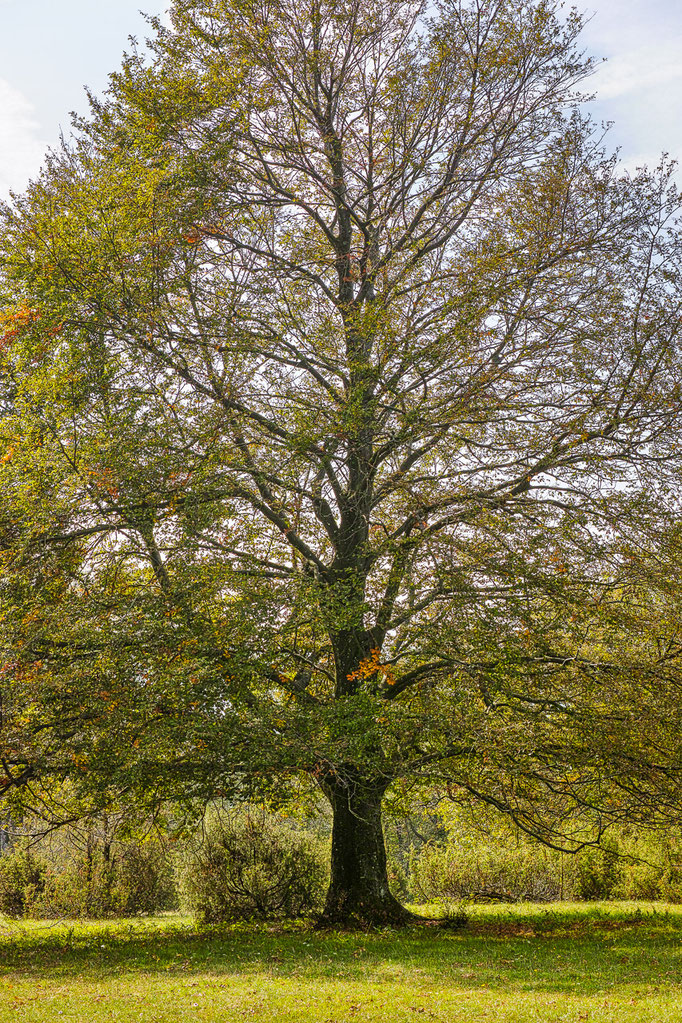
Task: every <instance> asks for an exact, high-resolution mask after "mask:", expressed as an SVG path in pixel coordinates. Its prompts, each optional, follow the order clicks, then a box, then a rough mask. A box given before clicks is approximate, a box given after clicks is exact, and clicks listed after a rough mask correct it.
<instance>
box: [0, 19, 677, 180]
mask: <svg viewBox="0 0 682 1023" xmlns="http://www.w3.org/2000/svg"><path fill="white" fill-rule="evenodd" d="M165 6H166V2H165V0H96V2H95V0H0V198H5V197H6V196H7V194H8V191H9V189H10V188H13V189H15V190H17V191H21V190H23V189H24V188H25V187H26V185H27V183H28V181H29V179H30V178H31V176H33V175H35V174H36V172H37V171H38V169H39V167H40V165H41V162H42V158H43V155H44V153H45V152H46V150H47V149H48V148H49V147H50V146H54V145H55V144H56V143H57V142H58V139H59V134H60V130H63V131H64V132H65V133H68V131H69V127H70V116H69V115H70V111H72V110H75V111H77V112H78V113H84V112H86V111H87V101H86V98H85V93H84V86H85V85H87V86H89V87H90V88H91V89H92V90H93V91H94V92H95V93H101V92H102V91H103V89H104V88H105V87H106V83H107V75H108V74H109V72H111V71H114V70H116V68H118V67H119V65H120V60H121V55H122V53H123V51H124V50H125V49H126V48H128V37H129V36H130V35H134V36H137V37H138V38H140V39H143V38H144V37H145V35H146V34H148V29H147V27H146V24H145V21H144V19H143V17H142V15H141V14H140V11H139V8H140V7H142V8H143V9H144V10H145V11H146V13H148V14H152V15H153V14H161V13H162V12H163V10H164V8H165ZM578 7H579V9H581V10H584V11H585V13H586V15H587V16H588V17H590V21H589V24H588V25H587V27H586V29H585V31H584V35H583V43H584V47H585V49H586V51H587V52H588V53H591V54H594V55H598V56H599V57H606V58H607V61H606V63H605V64H603V65H601V66H600V67H599V70H598V71H597V73H596V74H595V76H594V77H593V78H592V79H591V81H590V83H589V90H590V91H591V92H596V93H597V94H598V100H597V101H596V102H594V103H592V104H591V109H592V111H593V113H594V116H595V118H596V119H597V120H607V121H613V122H615V123H614V127H613V129H612V132H611V146H612V148H615V147H616V146H619V147H620V150H621V159H622V161H623V164H624V166H625V167H626V168H628V169H633V168H634V167H635V166H637V165H638V164H642V163H649V164H656V163H657V162H658V159H659V157H660V154H661V152H662V151H666V152H668V153H669V154H670V155H671V156H673V157H676V158H677V159H678V160H680V162H681V163H682V4H681V3H680V0H592V3H590V4H586V5H585V6H583V4H582V3H578ZM586 88H587V87H586Z"/></svg>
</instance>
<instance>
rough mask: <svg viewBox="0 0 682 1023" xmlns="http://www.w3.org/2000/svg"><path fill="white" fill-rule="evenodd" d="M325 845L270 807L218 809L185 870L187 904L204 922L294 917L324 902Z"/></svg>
mask: <svg viewBox="0 0 682 1023" xmlns="http://www.w3.org/2000/svg"><path fill="white" fill-rule="evenodd" d="M325 864H326V856H325V855H324V852H323V847H322V843H321V842H320V841H319V840H318V839H316V838H314V837H313V836H311V835H309V834H306V833H304V832H300V831H296V830H294V829H293V828H291V827H290V826H287V825H286V824H284V823H283V822H282V821H281V820H279V819H278V818H276V817H275V816H273V815H271V814H267V813H265V811H256V810H252V809H249V810H241V811H232V812H229V813H227V814H225V813H223V814H219V813H217V812H214V813H213V814H212V816H211V817H210V818H209V819H208V820H207V821H206V826H205V830H204V835H203V841H201V842H200V843H197V844H196V845H195V847H194V848H193V849H192V850H190V852H189V854H188V855H187V857H186V859H185V863H184V866H183V869H182V873H181V893H182V899H183V904H184V906H185V907H186V908H188V909H189V910H191V911H192V912H193V913H194V914H195V915H196V916H198V917H199V918H200V919H202V920H203V921H205V922H207V923H208V922H218V921H229V920H244V919H254V918H255V919H262V920H264V919H269V918H274V917H287V918H295V917H300V916H305V915H308V914H310V913H313V912H315V911H316V910H318V909H319V908H321V905H322V898H323V895H324V889H325V882H326V873H327V872H326V865H325Z"/></svg>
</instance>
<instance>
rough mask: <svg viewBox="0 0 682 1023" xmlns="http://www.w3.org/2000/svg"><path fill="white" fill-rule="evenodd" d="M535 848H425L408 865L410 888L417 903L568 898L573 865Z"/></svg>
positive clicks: (453, 845)
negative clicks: (409, 866) (409, 867)
mask: <svg viewBox="0 0 682 1023" xmlns="http://www.w3.org/2000/svg"><path fill="white" fill-rule="evenodd" d="M559 856H560V854H558V853H553V852H551V851H549V850H546V849H543V848H542V847H540V846H533V845H530V844H521V845H519V846H516V847H508V846H505V845H503V844H497V843H488V842H484V841H481V842H478V843H471V842H466V843H462V844H459V843H457V842H452V841H451V842H450V843H448V844H447V845H445V846H442V845H427V846H425V847H424V849H423V850H422V851H421V853H420V854H419V855H417V856H414V857H413V859H412V863H411V871H410V887H411V894H412V897H413V898H414V899H416V900H418V901H431V900H439V901H445V902H450V901H454V902H455V903H459V902H461V901H462V900H465V901H472V902H493V901H504V902H517V901H521V900H523V901H526V900H528V901H532V902H546V901H550V900H553V899H560V898H565V897H567V896H569V895H570V894H571V893H572V889H573V876H572V867H573V865H572V863H570V862H569V863H566V864H562V863H561V861H560V858H559Z"/></svg>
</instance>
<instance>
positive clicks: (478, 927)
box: [0, 903, 682, 1023]
mask: <svg viewBox="0 0 682 1023" xmlns="http://www.w3.org/2000/svg"><path fill="white" fill-rule="evenodd" d="M0 974H1V975H0V1021H2V1023H5V1021H6V1020H13V1021H18V1020H27V1021H28V1020H30V1021H41V1023H42V1021H44V1020H54V1021H66V1020H77V1021H79V1023H100V1021H105V1020H106V1021H119V1020H120V1021H126V1023H127V1021H136V1023H139V1021H143V1023H179V1021H190V1023H194V1021H201V1020H206V1021H220V1023H222V1021H225V1023H227V1021H230V1023H231V1021H234V1020H262V1021H264V1020H268V1021H270V1020H272V1021H275V1020H276V1021H282V1023H294V1021H296V1023H303V1021H310V1023H361V1021H365V1020H367V1021H377V1023H378V1021H383V1020H391V1021H393V1020H396V1021H408V1020H409V1021H412V1023H414V1021H416V1020H419V1019H423V1020H448V1021H457V1023H459V1021H462V1023H464V1021H469V1020H490V1021H495V1023H497V1021H503V1023H507V1021H509V1023H511V1021H518V1023H529V1021H536V1020H537V1021H540V1020H541V1021H552V1023H558V1021H562V1023H563V1021H575V1023H578V1021H583V1020H590V1021H593V1023H595V1021H604V1023H606V1021H616V1020H617V1021H620V1020H627V1021H633V1023H634V1021H638V1023H639V1021H643V1023H647V1021H651V1023H654V1021H655V1023H659V1021H660V1023H665V1021H672V1020H675V1021H680V1023H682V907H677V906H662V905H656V906H654V905H644V904H642V905H639V906H636V905H634V904H632V903H617V904H597V905H595V904H591V905H568V904H564V905H561V906H556V905H554V906H551V907H546V906H530V905H525V906H505V907H489V906H483V907H477V908H475V909H474V910H473V911H472V917H471V920H470V923H469V924H468V926H467V927H466V928H465V929H464V930H462V931H445V930H442V929H439V928H437V927H434V926H423V927H419V928H414V929H411V930H409V931H404V932H398V931H383V932H377V933H369V934H345V933H330V934H324V933H319V934H318V933H315V932H314V931H312V930H310V929H309V928H307V927H304V926H289V927H274V926H273V927H258V926H239V927H232V928H227V927H226V928H221V929H217V928H216V929H206V930H198V929H196V928H195V927H194V926H193V925H192V923H191V922H190V921H188V920H187V919H186V918H182V917H172V916H167V917H157V918H153V919H149V920H124V921H115V922H92V923H74V924H68V923H50V922H46V921H32V922H24V923H16V922H11V921H8V920H4V919H3V918H0Z"/></svg>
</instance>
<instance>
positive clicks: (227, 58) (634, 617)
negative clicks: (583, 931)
mask: <svg viewBox="0 0 682 1023" xmlns="http://www.w3.org/2000/svg"><path fill="white" fill-rule="evenodd" d="M153 25H154V29H155V37H154V39H153V40H152V42H151V44H150V45H151V56H150V57H149V56H147V55H145V54H142V55H138V54H136V53H133V55H131V56H130V57H128V58H127V59H126V61H125V63H124V65H123V68H122V70H121V71H120V72H119V73H118V74H115V75H113V76H112V78H111V85H110V89H109V92H108V93H107V95H106V96H105V98H104V99H103V100H102V101H96V100H94V99H93V101H92V116H91V118H90V119H89V120H87V121H83V122H82V123H80V124H79V125H78V129H79V134H78V136H77V138H76V140H75V141H74V142H73V144H72V145H70V146H65V147H64V149H63V150H62V151H61V152H60V153H58V154H54V155H53V156H52V157H51V158H50V160H49V162H48V164H47V166H46V168H45V171H44V172H43V174H42V176H41V178H40V179H39V180H38V181H37V182H35V183H34V184H33V185H32V186H31V188H30V189H29V191H28V192H27V194H26V196H24V197H19V198H16V199H15V201H14V205H13V206H12V207H10V208H6V209H5V211H4V223H3V235H2V251H3V256H2V265H3V274H4V277H3V280H4V289H5V294H6V305H5V311H4V314H3V315H4V326H3V330H4V333H3V334H2V335H1V340H0V345H1V347H2V354H3V382H4V386H5V392H6V396H7V403H6V410H5V414H4V416H3V418H2V421H1V424H0V429H1V430H2V433H3V437H4V455H2V466H1V469H0V474H1V475H2V480H1V481H0V483H1V492H2V495H3V496H2V498H1V499H0V500H2V502H3V521H6V522H7V523H8V524H9V525H8V533H7V540H6V543H5V548H4V550H5V553H4V558H5V565H6V571H5V575H4V583H3V586H4V589H3V600H4V604H5V612H4V617H3V631H4V648H5V651H6V654H5V664H4V668H3V678H4V692H5V694H6V695H5V696H4V697H3V699H4V702H5V706H6V707H7V708H8V711H7V714H6V718H5V721H4V723H3V724H4V729H5V732H6V735H7V736H8V738H6V740H5V743H6V747H5V748H6V754H7V755H6V757H5V761H4V763H5V773H6V779H5V780H6V787H7V788H10V787H11V788H16V786H17V785H18V784H19V783H22V782H24V783H25V782H27V781H28V780H29V778H30V776H31V775H35V776H40V775H41V772H42V774H44V772H45V771H46V770H49V771H51V773H52V774H53V775H56V776H60V777H63V776H65V775H69V776H71V777H73V778H75V779H79V780H80V785H81V786H83V787H85V788H87V790H88V791H90V792H92V791H93V789H94V790H97V789H98V787H99V790H100V791H101V792H102V793H103V794H106V793H108V792H110V791H111V788H112V786H113V788H115V789H116V788H118V789H119V790H120V789H126V790H127V791H129V792H131V793H135V794H137V793H145V794H146V796H147V798H151V799H152V800H153V799H155V798H158V797H159V795H160V794H161V795H165V796H170V795H172V794H174V793H177V792H183V793H186V794H187V793H189V794H190V795H203V796H210V795H211V794H216V793H220V792H226V791H229V792H235V791H238V792H244V791H246V786H247V785H248V784H250V785H253V784H259V780H261V779H262V781H263V783H267V782H269V781H270V780H271V779H272V777H275V776H281V777H284V778H286V777H288V776H291V775H293V774H297V773H301V772H303V773H305V774H307V775H308V776H309V777H311V778H313V779H314V780H315V781H316V782H317V784H319V786H320V787H321V788H322V790H323V792H324V793H325V795H326V797H327V798H328V800H329V802H330V804H331V807H332V810H333V816H334V825H333V839H332V877H331V884H330V889H329V894H328V898H327V906H326V910H325V919H326V920H327V921H329V922H338V921H343V922H347V921H349V920H353V919H360V920H365V921H367V920H370V921H380V920H400V919H404V918H405V913H404V911H403V910H402V908H401V907H400V906H399V905H398V903H397V902H396V901H395V900H394V899H393V897H392V896H391V895H390V893H389V891H388V884H387V879H386V860H385V852H384V844H383V836H382V828H381V804H382V798H383V796H384V794H385V792H386V790H387V788H388V787H389V785H391V784H392V783H394V784H396V783H399V782H401V781H404V780H406V779H409V778H414V777H417V778H420V779H432V780H437V781H441V782H442V783H443V784H445V785H447V786H448V789H449V792H450V794H451V795H452V796H453V797H454V798H460V797H461V798H471V797H474V798H477V799H481V800H483V801H485V802H487V803H489V804H490V805H492V806H494V807H496V808H497V809H499V810H501V811H502V812H504V813H507V814H510V815H511V816H512V817H513V818H514V820H515V821H516V822H517V823H518V824H519V826H520V827H522V828H523V829H525V830H526V831H528V832H529V833H531V834H535V835H538V836H539V837H541V838H542V839H543V840H544V841H546V842H548V843H549V844H555V845H557V844H562V843H564V844H568V846H569V847H570V846H571V845H572V846H575V845H577V844H579V842H580V841H582V840H583V839H584V833H585V829H586V828H592V829H593V832H594V833H596V834H597V835H598V834H599V833H600V832H601V831H602V830H603V828H604V827H605V826H606V824H607V823H608V821H610V820H613V819H620V818H623V817H628V818H630V819H637V817H638V815H641V816H646V817H647V819H651V818H652V816H654V817H655V816H656V815H658V818H659V819H660V820H668V819H673V818H676V817H677V816H678V813H679V806H678V803H679V800H678V796H677V781H678V778H679V765H680V758H679V738H678V736H679V734H680V733H679V712H678V703H679V700H678V678H679V669H678V665H677V658H678V632H677V621H676V616H675V614H674V611H673V607H674V605H673V604H671V603H670V593H669V592H665V586H666V584H667V583H666V580H665V579H663V580H662V579H661V577H660V572H659V570H658V568H657V567H656V566H655V565H654V567H653V569H652V564H653V562H652V559H653V558H655V557H661V558H663V559H667V560H668V561H669V563H670V564H677V551H678V546H679V545H678V541H677V533H676V526H675V516H676V513H677V498H676V493H677V479H678V469H679V466H678V456H677V453H676V452H677V448H676V445H677V443H678V440H679V428H678V419H679V407H680V362H679V337H680V331H681V325H682V320H681V310H680V290H679V281H680V243H679V236H678V233H677V224H678V221H677V217H678V213H679V202H678V198H677V195H676V193H675V191H674V189H673V188H672V186H671V183H670V173H671V172H670V168H667V167H665V166H661V168H659V170H658V171H657V172H656V173H654V174H649V173H647V172H644V171H642V172H641V173H638V174H637V175H636V176H635V177H634V178H627V177H623V176H619V174H617V173H616V170H615V161H614V159H611V158H607V157H606V156H605V155H604V151H603V148H602V137H601V132H600V131H597V130H595V128H594V127H593V126H592V125H591V124H590V122H589V120H588V119H586V118H585V117H583V116H582V115H581V114H580V113H579V112H578V111H577V110H576V108H575V102H576V100H575V96H576V88H577V87H578V86H579V85H580V83H581V82H582V81H583V80H584V79H585V77H586V76H587V75H588V74H589V72H590V69H591V67H590V62H589V61H586V60H584V59H583V58H582V57H581V55H580V52H579V50H578V49H577V38H578V33H579V30H580V19H579V18H578V16H577V15H575V14H573V13H571V14H569V15H568V17H567V19H566V20H565V21H563V22H562V21H560V20H559V19H558V16H557V14H556V11H555V5H554V4H553V3H551V2H546V0H535V2H528V3H522V4H519V3H511V2H507V0H471V2H456V0H455V2H443V3H439V4H437V5H436V6H435V7H434V6H433V5H427V4H425V3H411V2H405V0H372V2H370V3H367V2H366V0H364V2H360V0H346V2H343V3H341V4H339V3H334V4H331V3H326V2H321V0H310V2H308V3H302V2H299V0H272V2H267V3H261V2H258V3H256V2H250V0H240V2H239V3H236V2H232V0H198V2H195V0H191V2H190V0H176V3H175V4H174V5H173V7H172V10H171V26H172V27H171V28H166V27H164V26H163V25H161V24H160V23H157V22H154V23H153ZM13 730H14V731H13ZM17 730H18V732H20V733H21V735H22V736H23V739H22V741H19V740H18V739H17V734H18V732H17ZM74 784H77V783H76V782H74ZM577 813H579V815H580V834H579V835H578V834H576V833H575V827H576V825H575V823H574V822H575V819H576V814H577Z"/></svg>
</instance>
